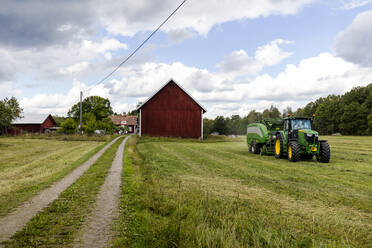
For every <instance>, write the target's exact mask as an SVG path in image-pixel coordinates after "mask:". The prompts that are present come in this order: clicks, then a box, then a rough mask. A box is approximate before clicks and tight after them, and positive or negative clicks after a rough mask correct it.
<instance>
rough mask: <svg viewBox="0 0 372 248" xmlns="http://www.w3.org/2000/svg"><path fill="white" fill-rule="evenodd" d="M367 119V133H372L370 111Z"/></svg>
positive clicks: (371, 115)
mask: <svg viewBox="0 0 372 248" xmlns="http://www.w3.org/2000/svg"><path fill="white" fill-rule="evenodd" d="M367 121H368V134H369V135H371V134H372V113H370V114H369V115H368V117H367Z"/></svg>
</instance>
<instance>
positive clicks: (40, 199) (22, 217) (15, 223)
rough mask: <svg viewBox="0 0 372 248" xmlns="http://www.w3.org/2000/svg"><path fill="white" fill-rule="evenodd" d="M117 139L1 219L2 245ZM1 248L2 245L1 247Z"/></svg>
mask: <svg viewBox="0 0 372 248" xmlns="http://www.w3.org/2000/svg"><path fill="white" fill-rule="evenodd" d="M119 138H120V137H118V138H115V139H114V140H113V141H111V142H110V143H109V144H107V145H106V146H105V147H104V148H102V149H101V150H100V151H98V152H97V153H96V154H94V155H93V156H92V157H91V158H89V159H88V160H87V161H86V162H84V163H83V164H82V165H80V166H79V167H77V168H76V169H75V170H73V171H72V172H70V174H68V175H67V176H65V177H64V178H62V179H61V180H59V181H57V182H55V183H53V184H52V185H51V186H50V187H49V188H47V189H44V190H42V191H41V192H39V193H38V194H37V195H36V196H34V197H32V198H31V199H30V200H28V201H26V202H24V203H23V204H22V205H20V206H19V207H17V208H16V209H15V210H14V211H13V212H11V213H10V214H8V215H6V216H3V217H1V218H0V227H1V228H0V243H1V242H3V241H6V240H8V239H9V238H10V237H12V236H13V235H14V234H15V233H16V232H17V231H20V230H21V229H22V228H23V226H24V225H25V224H26V223H27V222H28V221H30V220H31V219H32V217H34V216H35V215H36V214H37V213H38V212H40V211H41V210H43V209H44V208H45V207H47V206H48V205H49V204H50V203H52V202H53V201H54V200H55V199H57V198H58V197H59V195H60V194H61V193H62V192H63V191H65V190H66V189H67V188H68V187H69V186H70V185H71V184H73V183H74V182H75V181H76V180H77V179H78V178H79V177H80V176H81V175H83V174H84V172H85V171H87V170H88V169H89V168H90V167H91V166H92V165H93V164H94V163H95V162H96V161H97V159H98V158H99V157H101V156H102V154H103V153H104V152H105V151H106V150H107V149H108V148H109V147H110V146H111V145H112V144H114V143H115V142H116V141H117V140H118V139H119ZM0 246H1V245H0Z"/></svg>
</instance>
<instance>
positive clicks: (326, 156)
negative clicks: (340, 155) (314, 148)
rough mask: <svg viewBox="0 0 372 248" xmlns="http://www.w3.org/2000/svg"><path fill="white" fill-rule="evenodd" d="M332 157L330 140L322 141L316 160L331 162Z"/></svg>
mask: <svg viewBox="0 0 372 248" xmlns="http://www.w3.org/2000/svg"><path fill="white" fill-rule="evenodd" d="M330 159H331V148H330V147H329V144H328V142H326V141H323V142H320V149H319V154H318V155H317V156H316V160H317V161H318V162H322V163H329V160H330Z"/></svg>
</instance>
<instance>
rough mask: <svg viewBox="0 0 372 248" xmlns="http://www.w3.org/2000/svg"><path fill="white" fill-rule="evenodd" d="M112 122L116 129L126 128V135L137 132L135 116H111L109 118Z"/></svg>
mask: <svg viewBox="0 0 372 248" xmlns="http://www.w3.org/2000/svg"><path fill="white" fill-rule="evenodd" d="M110 119H111V120H112V122H113V123H114V124H115V125H116V126H118V127H125V126H126V127H128V129H129V131H128V133H136V130H137V128H138V127H137V126H138V125H137V119H138V118H137V116H132V115H126V114H125V113H124V114H123V115H112V116H110Z"/></svg>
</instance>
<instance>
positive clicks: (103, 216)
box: [74, 137, 129, 247]
mask: <svg viewBox="0 0 372 248" xmlns="http://www.w3.org/2000/svg"><path fill="white" fill-rule="evenodd" d="M128 138H129V137H127V138H125V139H124V140H123V142H122V143H121V145H120V146H119V148H118V151H117V152H116V156H115V159H114V162H113V163H112V167H111V168H110V170H109V173H108V175H107V177H106V180H105V182H104V184H103V185H102V187H101V189H100V191H99V193H98V196H97V200H96V203H95V206H94V210H93V212H92V213H91V215H90V216H89V217H88V218H87V220H86V221H85V223H84V226H83V228H82V229H81V230H80V232H79V234H78V235H77V238H76V239H75V241H74V247H105V246H106V245H107V242H108V240H109V239H110V238H111V236H110V230H111V223H112V221H113V220H114V218H116V217H117V216H118V213H119V197H120V185H121V172H122V168H123V154H124V147H125V143H126V142H127V140H128Z"/></svg>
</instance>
